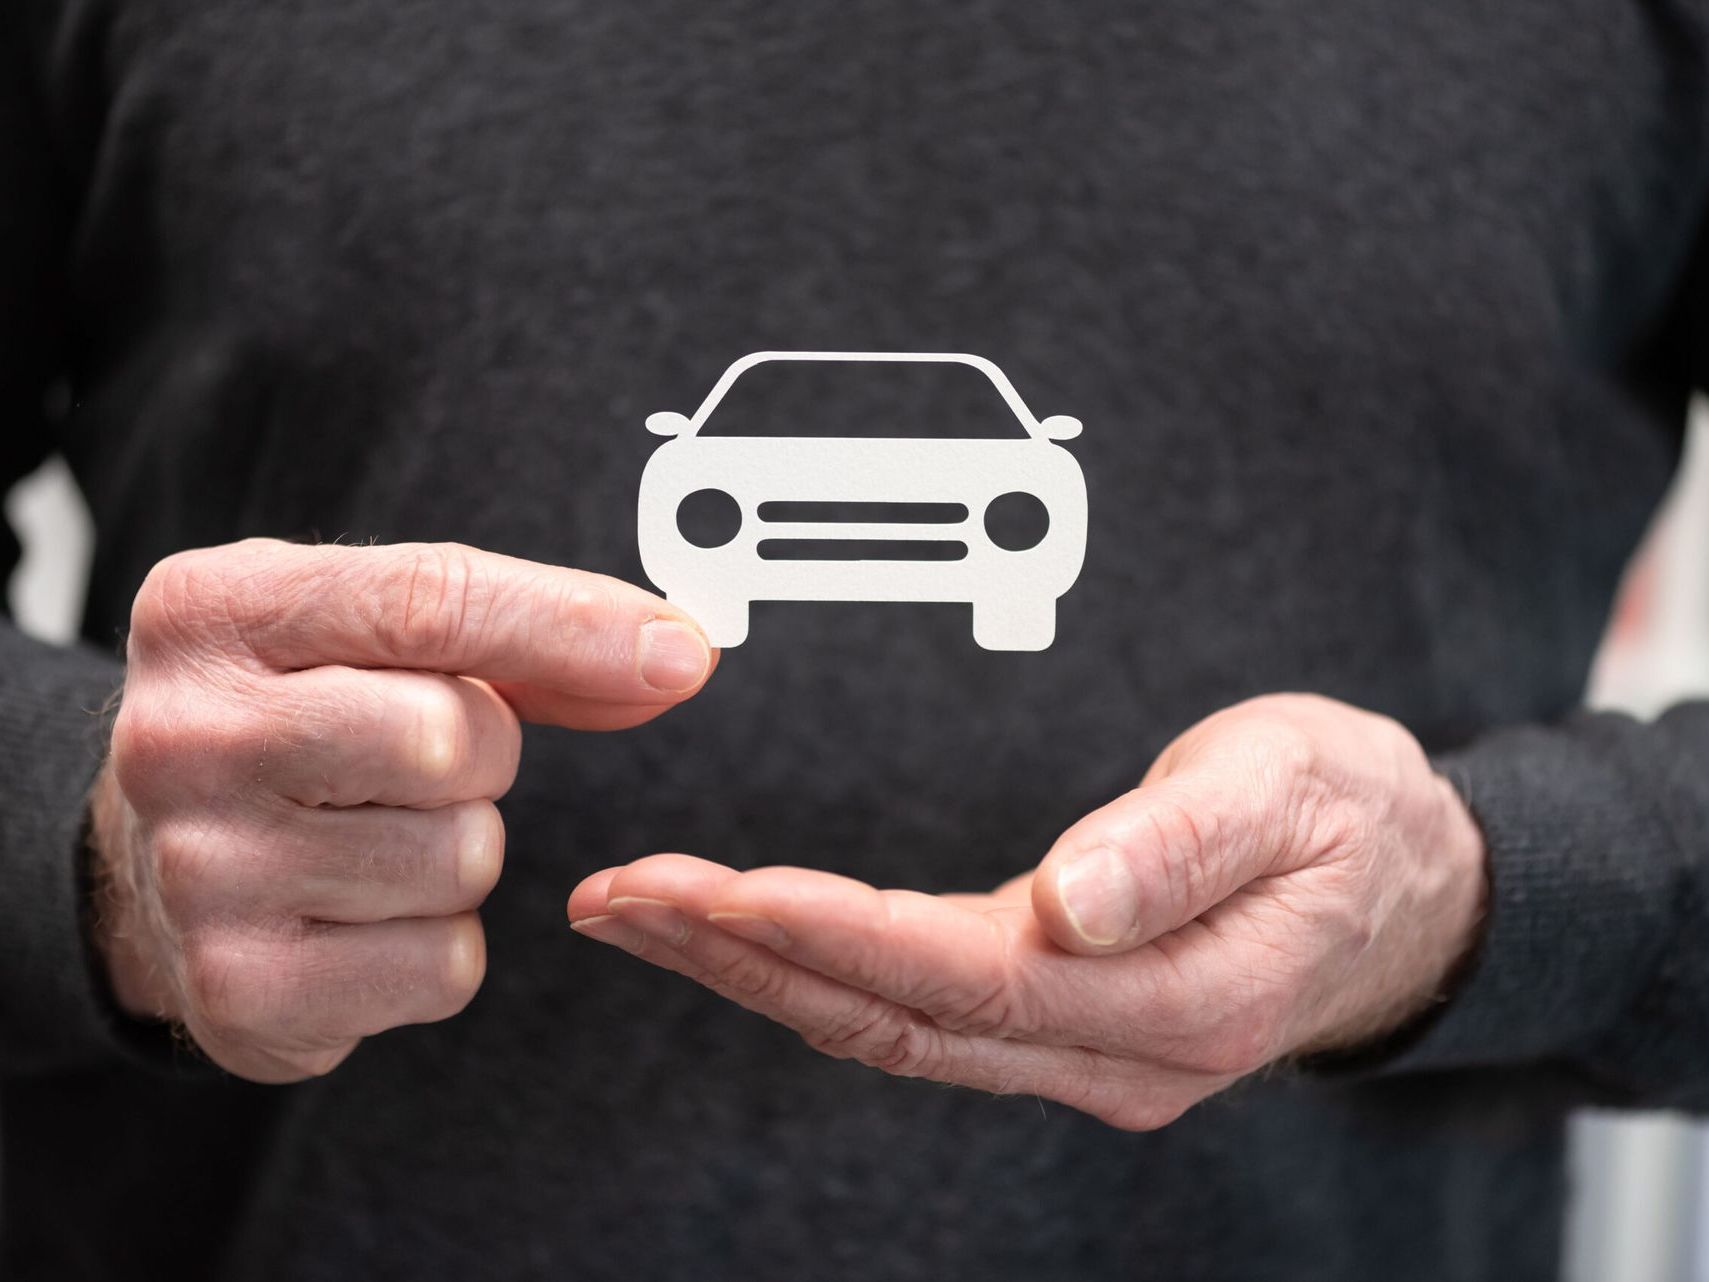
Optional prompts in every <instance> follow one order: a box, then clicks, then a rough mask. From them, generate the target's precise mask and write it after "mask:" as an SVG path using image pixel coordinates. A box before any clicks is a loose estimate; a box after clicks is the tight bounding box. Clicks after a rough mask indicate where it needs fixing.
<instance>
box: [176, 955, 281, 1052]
mask: <svg viewBox="0 0 1709 1282" xmlns="http://www.w3.org/2000/svg"><path fill="white" fill-rule="evenodd" d="M183 960H184V994H185V996H186V997H187V998H188V999H189V1003H190V1007H191V1009H192V1011H193V1012H194V1013H195V1019H196V1022H198V1023H200V1024H203V1025H205V1026H207V1027H208V1028H211V1029H213V1030H214V1031H215V1032H216V1033H218V1034H220V1035H221V1036H224V1037H232V1036H240V1035H244V1034H250V1033H254V1032H256V1031H258V1030H260V1029H262V1028H263V1027H265V1025H266V1024H267V1022H268V1018H269V1011H270V1008H271V1007H272V1005H273V1004H274V1001H275V994H276V992H277V988H278V983H277V979H276V977H274V976H272V975H271V974H270V973H269V968H268V967H266V966H265V965H263V964H260V963H258V962H257V960H256V959H255V957H254V956H253V955H252V954H251V953H249V952H248V951H247V950H245V949H243V948H241V947H238V946H236V945H234V944H232V943H230V942H229V941H226V940H224V939H204V940H199V941H197V942H195V943H192V944H190V945H188V946H187V947H186V948H185V950H184V959H183Z"/></svg>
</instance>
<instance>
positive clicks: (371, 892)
mask: <svg viewBox="0 0 1709 1282" xmlns="http://www.w3.org/2000/svg"><path fill="white" fill-rule="evenodd" d="M129 652H130V663H129V668H128V670H127V673H126V677H125V691H124V703H123V707H122V708H121V710H120V713H119V717H118V720H117V722H116V724H115V725H114V728H113V742H112V752H111V755H110V757H109V759H108V762H107V765H106V768H105V769H104V770H103V771H102V774H101V777H100V780H99V782H98V783H97V785H96V788H95V794H94V798H93V833H92V844H93V846H94V847H95V849H96V850H97V852H98V855H99V859H98V868H97V873H98V878H99V881H100V883H101V894H100V913H99V921H98V922H97V923H96V927H95V932H94V933H95V936H96V943H97V945H98V946H99V948H100V950H101V953H102V955H103V957H104V958H105V960H106V964H107V971H108V976H109V978H110V980H111V982H112V987H113V992H114V995H115V996H116V997H117V999H118V1001H119V1004H120V1005H121V1006H122V1007H123V1008H124V1009H125V1010H127V1011H129V1012H130V1013H131V1014H133V1015H136V1016H138V1017H141V1018H153V1019H160V1020H170V1021H173V1022H175V1023H178V1024H180V1025H182V1026H183V1027H184V1029H185V1030H186V1031H187V1032H188V1034H189V1035H190V1036H191V1037H192V1038H193V1039H194V1040H195V1041H196V1043H197V1044H198V1045H199V1046H200V1047H201V1048H202V1050H204V1051H205V1052H206V1053H207V1054H208V1056H209V1057H210V1058H212V1059H213V1060H214V1061H215V1062H216V1063H218V1064H220V1065H221V1066H223V1067H224V1068H227V1069H229V1070H230V1071H231V1072H233V1073H236V1074H238V1075H239V1076H242V1077H247V1078H250V1079H252V1080H255V1081H265V1082H285V1081H295V1080H297V1079H299V1078H303V1077H308V1076H312V1075H315V1074H319V1073H325V1072H328V1071H329V1070H330V1069H332V1068H333V1067H334V1066H335V1065H336V1064H338V1063H339V1062H340V1061H341V1060H343V1059H344V1057H345V1056H346V1055H348V1054H349V1053H350V1051H351V1050H352V1048H354V1047H355V1045H356V1043H357V1042H358V1041H359V1040H360V1039H361V1038H363V1037H366V1036H368V1035H370V1034H373V1033H378V1032H381V1031H383V1030H385V1029H389V1028H392V1027H395V1026H397V1025H399V1024H408V1023H425V1022H428V1021H431V1020H439V1019H444V1018H447V1017H448V1016H450V1015H453V1014H455V1013H456V1012H457V1011H459V1010H461V1009H462V1008H463V1006H464V1004H465V1003H466V1002H468V1000H469V999H470V997H472V996H473V995H474V992H475V989H476V988H477V987H478V986H479V984H480V982H481V978H482V975H483V973H484V969H485V965H486V947H485V937H484V935H483V934H482V930H481V925H480V921H479V919H478V917H477V916H476V909H477V908H479V907H480V904H481V901H482V900H484V899H485V898H486V895H487V893H488V892H489V891H490V890H491V889H492V888H493V885H494V884H495V883H496V881H497V880H498V875H499V866H500V864H501V863H502V861H503V851H504V826H503V822H502V820H501V818H500V816H499V812H498V810H497V808H496V807H495V805H494V804H493V803H494V802H495V801H496V800H497V799H498V798H499V797H501V796H502V795H503V794H504V793H505V792H506V791H507V790H508V789H509V788H510V785H511V782H512V781H513V780H514V778H515V776H516V768H517V761H518V757H519V754H520V753H521V750H522V735H521V729H520V726H519V724H518V720H519V718H520V719H524V720H529V721H540V722H548V723H551V724H555V725H561V726H568V727H573V728H576V729H584V730H610V729H619V728H623V727H627V726H634V725H639V724H640V723H642V722H644V721H648V720H650V719H652V718H653V717H655V716H657V715H658V714H659V713H661V712H664V711H665V710H666V709H667V708H670V707H672V706H674V705H676V704H678V703H680V702H682V701H683V700H684V699H687V698H689V697H691V696H692V695H693V694H694V693H695V692H696V691H698V690H699V689H700V687H701V685H702V684H703V683H704V682H705V681H706V679H707V676H708V675H709V673H710V672H711V669H712V667H713V665H714V664H715V662H716V660H717V656H716V654H715V653H714V652H713V651H711V650H710V649H709V648H708V646H707V645H706V641H705V638H704V637H703V636H702V635H701V633H700V631H699V629H698V628H697V627H696V626H695V624H694V623H693V621H692V620H690V619H689V618H687V617H686V616H685V615H683V614H682V613H681V612H680V611H679V610H677V609H675V608H674V607H672V606H669V605H667V604H666V603H665V602H663V601H661V600H659V599H658V598H657V597H655V596H653V595H652V594H651V593H649V592H643V591H642V590H641V589H640V588H637V587H632V586H631V585H629V584H627V583H622V582H619V581H618V580H616V579H611V578H606V577H605V576H603V575H598V574H587V573H583V572H581V571H578V570H570V569H564V568H562V567H559V566H548V565H536V564H533V563H531V562H528V561H520V560H516V559H514V558H512V557H506V556H498V555H495V554H493V553H491V552H484V551H481V550H479V549H476V548H470V547H461V546H458V545H454V544H413V545H401V546H391V547H299V546H296V545H293V544H288V543H279V542H275V541H273V540H271V539H250V540H247V541H245V542H242V543H235V544H231V545H228V546H225V547H216V548H203V549H198V550H196V551H191V552H181V553H178V554H177V555H175V556H172V557H168V558H167V559H166V560H164V561H162V562H160V564H159V565H157V566H156V567H155V568H154V570H153V571H152V572H151V573H150V574H149V576H148V579H147V581H146V582H145V583H144V585H143V588H142V590H141V592H140V593H138V595H137V598H136V602H135V606H134V608H133V610H132V614H131V633H130V641H129Z"/></svg>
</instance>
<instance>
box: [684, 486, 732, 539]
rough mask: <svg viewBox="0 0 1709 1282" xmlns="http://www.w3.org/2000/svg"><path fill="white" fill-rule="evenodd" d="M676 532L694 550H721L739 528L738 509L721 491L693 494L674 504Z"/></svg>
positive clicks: (704, 491)
mask: <svg viewBox="0 0 1709 1282" xmlns="http://www.w3.org/2000/svg"><path fill="white" fill-rule="evenodd" d="M676 528H677V533H678V534H680V535H682V537H683V538H684V539H686V540H687V541H688V542H690V543H692V544H693V545H694V546H695V547H697V548H718V547H723V546H724V545H725V544H726V543H728V542H729V541H730V540H731V539H733V538H735V537H736V534H737V532H738V531H739V530H740V529H741V528H742V505H741V504H740V503H738V502H736V500H735V499H734V498H732V497H731V496H730V495H728V494H726V493H724V491H723V490H696V491H695V492H694V493H693V494H690V495H689V496H688V497H687V498H685V499H683V501H682V502H681V503H679V504H677V509H676Z"/></svg>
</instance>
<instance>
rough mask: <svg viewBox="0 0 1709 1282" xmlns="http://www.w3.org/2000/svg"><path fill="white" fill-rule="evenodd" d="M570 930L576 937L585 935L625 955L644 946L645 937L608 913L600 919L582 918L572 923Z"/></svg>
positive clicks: (636, 951)
mask: <svg viewBox="0 0 1709 1282" xmlns="http://www.w3.org/2000/svg"><path fill="white" fill-rule="evenodd" d="M570 929H571V930H573V931H575V932H576V933H577V934H578V935H586V936H587V937H588V938H589V939H597V940H598V941H599V942H600V943H602V944H611V945H613V946H614V947H617V948H621V949H622V950H623V951H624V952H627V953H638V952H640V951H641V949H642V948H643V947H645V946H646V942H647V940H646V936H644V935H642V934H641V932H640V931H638V930H636V929H635V928H634V927H633V926H626V925H624V924H623V923H622V922H620V921H618V920H617V918H615V917H613V916H612V915H611V914H610V913H606V914H604V915H603V916H600V917H583V918H582V919H581V920H580V921H572V922H571V923H570Z"/></svg>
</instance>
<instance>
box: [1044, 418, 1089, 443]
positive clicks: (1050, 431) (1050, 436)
mask: <svg viewBox="0 0 1709 1282" xmlns="http://www.w3.org/2000/svg"><path fill="white" fill-rule="evenodd" d="M1038 427H1039V431H1041V432H1043V433H1044V435H1045V439H1046V440H1050V441H1072V440H1073V439H1074V438H1075V437H1076V436H1079V435H1080V428H1081V423H1080V420H1079V419H1077V418H1070V417H1069V416H1068V415H1067V414H1052V415H1051V416H1050V417H1049V418H1047V419H1041V420H1040V421H1039V425H1038Z"/></svg>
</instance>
